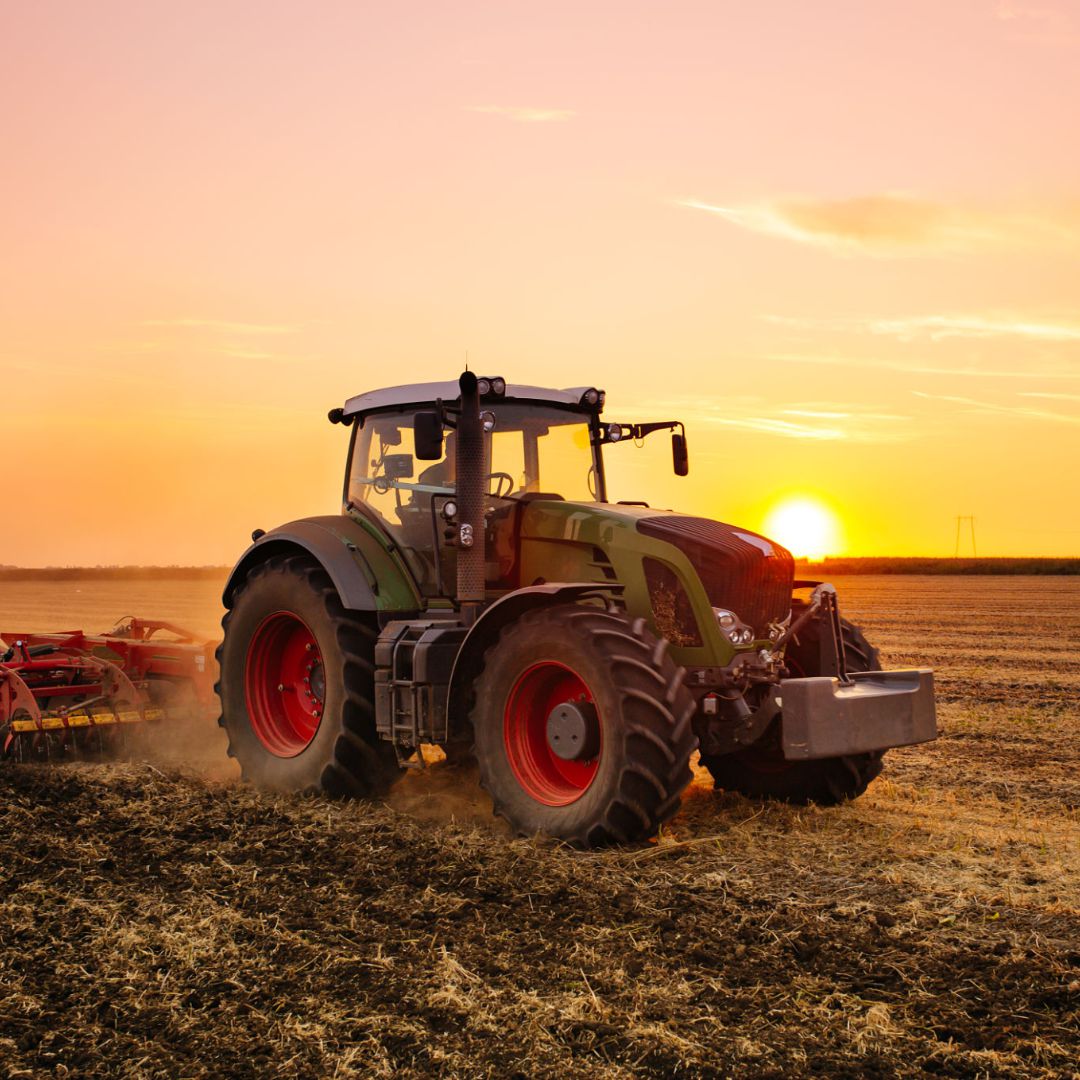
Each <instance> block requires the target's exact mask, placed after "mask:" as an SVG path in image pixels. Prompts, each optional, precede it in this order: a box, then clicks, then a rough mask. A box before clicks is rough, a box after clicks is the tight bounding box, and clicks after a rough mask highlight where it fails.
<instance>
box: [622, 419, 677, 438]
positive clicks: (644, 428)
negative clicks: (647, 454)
mask: <svg viewBox="0 0 1080 1080" xmlns="http://www.w3.org/2000/svg"><path fill="white" fill-rule="evenodd" d="M630 426H631V427H632V428H633V429H634V436H633V437H634V438H635V439H644V438H645V436H646V435H651V434H652V433H653V432H654V431H672V430H674V429H675V428H679V429H681V430H682V431H683V433H684V434H685V432H686V429H685V428H684V427H683V422H682V421H681V420H657V421H656V422H655V423H652V424H631V425H630Z"/></svg>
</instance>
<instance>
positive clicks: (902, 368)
mask: <svg viewBox="0 0 1080 1080" xmlns="http://www.w3.org/2000/svg"><path fill="white" fill-rule="evenodd" d="M768 358H769V359H770V360H779V361H781V362H783V363H786V364H820V365H823V366H826V367H846V368H861V369H867V368H872V369H875V370H878V371H898V372H901V373H903V374H905V375H948V376H957V377H960V378H973V379H1070V380H1071V379H1080V370H1077V369H1075V368H1065V367H1063V368H1060V369H1058V370H1050V369H1046V368H1039V369H1035V368H1023V369H1015V370H1001V369H999V368H975V367H937V366H935V365H932V364H924V363H920V362H917V361H916V362H912V361H907V360H886V359H882V358H880V357H869V356H838V355H835V354H825V355H814V354H812V353H810V354H807V353H770V354H769V357H768Z"/></svg>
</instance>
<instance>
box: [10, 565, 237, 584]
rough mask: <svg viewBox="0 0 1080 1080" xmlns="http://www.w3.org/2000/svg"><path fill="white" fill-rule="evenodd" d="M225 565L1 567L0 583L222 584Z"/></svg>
mask: <svg viewBox="0 0 1080 1080" xmlns="http://www.w3.org/2000/svg"><path fill="white" fill-rule="evenodd" d="M228 574H229V567H227V566H42V567H26V566H0V581H223V580H224V579H225V578H226V577H227V576H228Z"/></svg>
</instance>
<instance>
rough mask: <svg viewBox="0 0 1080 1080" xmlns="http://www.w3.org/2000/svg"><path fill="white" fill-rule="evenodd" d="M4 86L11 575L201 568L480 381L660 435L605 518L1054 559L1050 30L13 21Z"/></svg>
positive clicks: (1063, 150) (633, 20) (4, 355)
mask: <svg viewBox="0 0 1080 1080" xmlns="http://www.w3.org/2000/svg"><path fill="white" fill-rule="evenodd" d="M0 93H2V100H3V101H4V102H5V105H6V109H5V124H4V136H3V137H4V150H5V152H4V168H3V172H2V174H0V187H2V194H3V203H2V205H3V210H2V211H0V215H2V217H0V224H2V232H3V246H2V249H0V250H2V262H0V379H2V380H3V381H2V384H0V385H2V386H3V406H4V408H3V415H4V426H5V432H6V435H7V439H6V441H7V444H8V445H9V447H10V450H9V457H8V460H9V462H10V463H11V468H9V471H8V483H7V498H6V499H5V504H6V507H7V511H6V513H5V520H6V522H7V524H6V525H5V531H4V540H3V544H2V546H0V563H20V564H30V565H33V564H42V563H83V562H87V563H98V562H102V563H112V562H127V561H140V562H162V563H167V562H229V561H231V560H232V558H233V557H234V556H235V555H236V554H238V552H239V551H240V550H241V549H242V548H243V546H244V543H245V539H246V536H247V533H248V532H249V531H250V529H251V528H252V527H254V526H261V527H263V528H269V527H270V526H272V525H273V524H275V523H276V522H278V521H280V520H283V519H287V518H289V517H291V516H299V515H303V514H308V513H325V512H332V511H333V510H334V509H335V508H336V505H337V502H338V498H339V493H340V480H341V470H342V466H343V458H344V443H343V438H342V432H341V429H340V428H331V427H330V426H329V425H328V424H327V423H326V422H325V412H326V409H327V408H329V407H330V406H332V405H335V404H340V403H341V402H342V401H343V400H344V398H346V397H347V396H349V395H351V394H354V393H357V392H359V391H361V390H363V389H368V388H371V387H374V386H382V385H389V384H393V383H397V382H404V381H414V380H415V381H419V380H425V379H431V378H453V377H455V376H456V374H457V373H458V372H459V371H460V369H461V367H462V363H463V360H464V356H465V353H466V350H468V353H469V356H470V359H471V362H472V364H473V366H474V367H476V368H479V369H481V370H484V371H491V372H499V373H502V374H504V375H505V376H507V377H508V378H510V379H511V380H512V381H520V382H532V383H549V384H553V385H559V386H562V385H577V384H581V383H593V384H597V385H603V386H605V387H606V388H607V390H608V395H609V413H610V415H611V417H612V418H613V419H625V420H633V419H646V418H649V417H651V416H659V414H660V413H663V414H664V417H666V416H667V415H668V414H671V415H678V416H681V417H682V418H683V419H685V420H686V422H687V426H688V431H689V435H690V445H691V453H692V471H691V475H690V477H688V478H687V479H686V480H678V481H677V480H675V479H673V478H671V477H670V475H669V474H668V473H667V472H665V471H664V470H663V469H661V468H660V465H659V459H660V457H661V456H662V455H659V454H658V455H657V458H656V459H655V460H654V459H652V458H650V457H648V455H647V453H646V452H645V451H643V452H642V454H644V455H645V456H644V457H642V458H637V459H630V458H625V459H621V460H620V461H619V462H618V463H617V468H616V472H617V474H618V476H619V478H620V479H621V481H622V482H623V484H624V485H625V486H624V488H623V489H622V490H620V491H619V492H618V497H624V498H641V497H643V498H647V499H650V500H652V501H654V502H656V503H658V504H661V505H671V506H675V507H678V508H684V509H687V510H691V511H694V512H698V513H707V514H709V515H712V516H718V517H723V518H726V519H728V520H736V521H739V522H742V523H744V524H746V525H748V526H750V527H755V526H760V524H761V522H762V521H763V520H764V518H765V516H766V515H767V513H768V512H769V510H770V508H772V507H774V506H775V505H776V503H777V502H778V501H779V500H782V499H783V498H784V497H786V496H787V495H791V494H808V495H811V496H813V497H815V498H819V499H821V500H822V501H823V502H825V503H826V504H827V505H828V506H829V507H831V508H832V509H833V511H834V512H835V513H836V514H837V515H838V516H839V518H840V521H841V523H842V532H843V550H845V551H847V552H850V553H854V554H951V553H952V545H953V538H954V533H955V518H956V515H957V514H965V515H966V514H974V515H975V516H976V518H977V521H978V530H979V546H980V551H979V553H980V554H987V555H992V554H1071V555H1077V554H1080V500H1078V499H1077V498H1076V497H1075V490H1076V486H1077V481H1076V479H1075V474H1076V471H1077V466H1078V465H1080V452H1078V447H1080V305H1078V295H1077V294H1078V287H1080V139H1078V138H1077V137H1076V116H1077V112H1078V106H1080V4H1077V3H1069V4H1065V3H1053V2H1050V3H1045V4H1043V3H1039V2H1037V0H1034V2H1032V3H1030V4H1027V3H1013V2H1007V0H1002V2H996V0H987V2H974V0H970V2H969V0H957V2H951V3H949V4H940V3H933V4H932V3H895V4H891V3H875V4H866V3H827V2H826V3H817V4H806V3H780V2H775V3H759V4H752V5H751V4H735V3H692V4H691V3H677V2H674V3H672V2H669V3H664V4H658V3H632V2H620V3H575V4H568V3H544V4H539V3H528V4H527V3H513V2H510V3H505V2H504V3H460V4H448V3H427V4H408V3H399V4H361V3H348V4H346V3H321V4H299V3H267V2H261V3H240V2H224V3H221V2H219V3H185V4H175V3H163V2H142V3H110V2H98V3H94V4H85V3H83V4H75V3H50V2H41V3H35V4H19V5H15V4H9V5H7V6H6V7H5V8H3V9H2V11H0ZM625 449H626V452H627V454H631V453H633V452H634V451H633V450H632V448H630V447H627V448H625Z"/></svg>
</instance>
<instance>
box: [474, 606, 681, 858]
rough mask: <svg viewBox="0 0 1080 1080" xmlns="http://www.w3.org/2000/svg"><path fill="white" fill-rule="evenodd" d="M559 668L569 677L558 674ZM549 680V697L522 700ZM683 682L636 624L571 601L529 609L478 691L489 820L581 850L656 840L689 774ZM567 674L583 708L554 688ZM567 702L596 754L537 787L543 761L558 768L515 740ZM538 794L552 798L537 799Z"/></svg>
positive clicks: (551, 757) (509, 632)
mask: <svg viewBox="0 0 1080 1080" xmlns="http://www.w3.org/2000/svg"><path fill="white" fill-rule="evenodd" d="M560 669H561V670H562V671H564V672H566V673H567V674H566V675H565V676H559V674H558V672H559V670H560ZM549 677H550V678H553V679H554V680H555V682H554V683H552V687H553V689H552V692H551V694H546V693H539V692H538V693H536V694H531V693H530V687H531V686H532V685H533V684H534V682H535V681H536V680H537V679H539V680H541V682H540V683H537V685H538V686H546V685H547V683H544V682H543V681H542V680H544V679H548V678H549ZM683 677H684V672H683V669H682V668H680V667H679V666H678V665H677V664H676V663H675V661H674V660H673V659H672V658H671V656H670V655H669V653H668V643H667V642H666V641H665V640H663V639H661V638H657V637H655V636H654V635H653V634H652V633H651V632H650V631H649V630H648V629H647V627H646V625H645V620H644V619H635V620H633V621H632V622H631V621H630V620H628V619H627V618H626V617H625V616H624V615H622V614H621V613H618V612H615V611H604V610H602V609H600V608H596V607H585V606H575V605H561V606H558V607H551V608H544V609H540V610H535V611H530V612H527V613H526V614H525V615H524V616H522V618H521V619H520V620H519V621H518V622H516V623H513V624H511V625H510V626H508V627H507V628H506V629H504V630H503V632H502V634H501V636H500V637H499V639H498V641H497V642H496V643H495V644H494V645H493V646H491V647H490V648H489V649H488V650H487V653H486V655H485V657H484V665H483V669H482V671H481V673H480V676H479V678H478V679H477V682H476V687H475V688H476V699H475V704H474V707H473V710H472V714H471V720H472V725H473V730H474V734H475V752H476V760H477V764H478V765H479V771H480V781H481V783H482V785H483V786H484V787H485V788H486V789H487V791H488V792H489V794H490V795H491V797H492V800H493V801H494V804H495V813H496V814H499V815H501V816H502V817H504V818H506V820H507V821H508V822H509V823H510V824H511V825H512V826H513V827H514V828H515V829H516V830H517V831H518V832H519V833H523V834H525V835H532V834H534V833H538V832H539V833H545V834H547V835H549V836H552V837H555V838H557V839H560V840H565V841H567V842H569V843H572V844H574V845H576V846H580V847H597V846H601V845H604V844H610V843H629V842H632V841H637V840H643V839H647V838H648V837H650V836H653V835H654V834H655V833H656V831H657V829H658V828H659V827H660V825H662V824H663V823H664V822H665V821H667V820H668V819H669V818H671V817H672V815H673V814H674V813H675V812H676V810H678V808H679V797H680V795H681V794H682V792H683V789H684V788H685V787H686V785H687V784H688V783H689V782H690V778H691V773H690V767H689V761H690V755H691V753H692V752H693V750H694V748H695V746H696V745H697V739H696V737H695V735H694V733H693V730H692V728H691V720H692V717H693V714H694V708H695V706H694V701H693V698H692V697H691V696H690V694H689V692H688V691H687V690H686V688H685V687H684V685H683ZM560 678H565V680H567V682H566V683H565V684H564V683H558V679H560ZM575 679H576V680H578V681H579V682H580V683H581V684H582V685H583V687H584V689H585V690H586V692H587V695H588V697H587V698H586V699H585V700H584V701H583V700H582V698H581V697H580V696H574V695H570V696H563V690H562V687H563V685H570V684H573V681H574V680H575ZM589 698H591V701H590V700H588V699H589ZM564 701H565V702H571V703H573V704H577V705H579V706H580V707H581V708H582V709H583V710H585V713H586V715H587V716H588V717H589V718H590V719H589V723H590V724H591V725H592V727H593V731H592V733H591V735H590V738H594V739H595V740H596V741H595V746H596V752H595V756H592V757H587V758H585V759H583V760H581V761H580V762H574V763H573V764H574V766H575V767H576V768H577V771H578V772H580V773H581V774H582V775H583V777H584V778H583V779H580V780H578V779H575V780H571V781H568V782H567V783H566V785H565V787H564V788H558V786H557V783H558V781H557V780H555V781H551V784H549V786H548V787H545V786H544V785H545V784H547V783H548V780H547V778H548V777H549V776H550V775H551V771H550V770H551V768H552V766H554V768H555V769H560V768H565V767H566V763H565V762H562V763H561V764H560V762H559V760H557V758H556V755H555V754H554V752H553V751H551V749H550V747H551V745H552V744H551V743H550V742H547V741H546V740H545V741H544V743H543V746H540V744H539V743H537V742H532V743H529V745H530V746H532V747H537V748H538V749H537V750H536V754H535V759H536V761H537V762H539V764H534V761H533V758H532V757H530V755H529V753H528V752H527V751H522V750H521V745H522V739H523V738H524V736H523V735H522V733H523V732H525V730H526V726H527V725H531V724H534V723H543V722H545V718H546V716H547V715H549V713H548V711H547V710H548V708H549V707H553V709H558V708H560V707H561V706H560V704H559V703H560V702H564ZM523 717H524V719H523ZM545 730H546V729H545ZM526 741H527V739H526ZM545 754H546V755H547V756H546V757H545V756H544V755H545ZM590 770H591V778H590V777H589V773H590ZM551 785H555V786H551ZM545 791H554V792H556V794H555V795H554V796H550V795H549V796H548V798H547V801H545V798H544V797H543V793H544V792H545Z"/></svg>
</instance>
